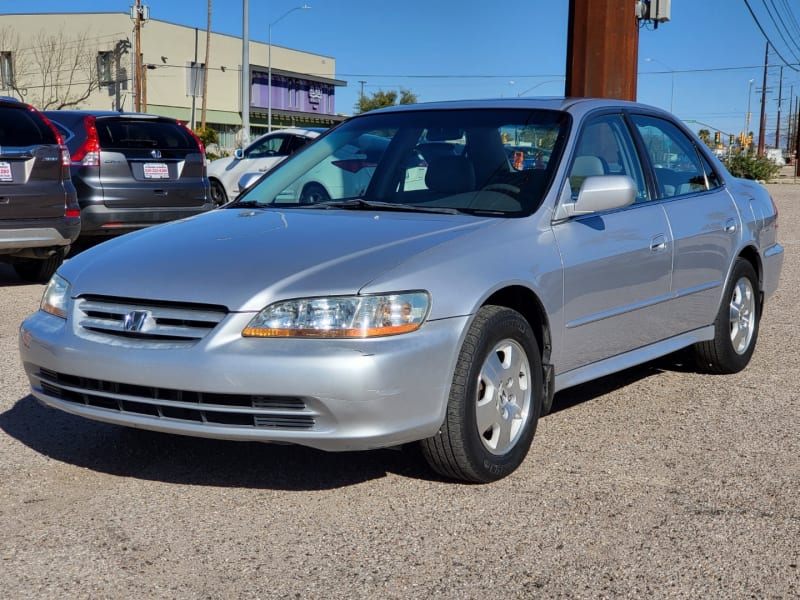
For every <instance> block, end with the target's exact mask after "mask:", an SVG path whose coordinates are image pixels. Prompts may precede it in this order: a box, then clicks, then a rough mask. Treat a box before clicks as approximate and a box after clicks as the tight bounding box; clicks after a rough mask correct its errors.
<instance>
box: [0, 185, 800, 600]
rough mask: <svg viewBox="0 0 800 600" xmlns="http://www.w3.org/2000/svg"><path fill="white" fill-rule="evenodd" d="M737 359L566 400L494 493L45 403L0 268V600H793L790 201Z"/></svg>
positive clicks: (674, 360)
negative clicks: (29, 376)
mask: <svg viewBox="0 0 800 600" xmlns="http://www.w3.org/2000/svg"><path fill="white" fill-rule="evenodd" d="M768 187H769V188H770V190H771V191H772V193H773V195H774V197H775V200H776V202H777V204H778V206H779V209H780V214H781V217H780V239H781V242H782V243H783V245H784V246H785V248H786V261H785V264H784V271H783V277H782V281H781V287H780V289H779V291H778V293H777V294H776V296H774V297H773V298H772V301H771V302H770V303H769V304H768V306H767V308H766V311H765V314H764V319H763V321H762V328H761V334H760V335H761V337H760V339H759V342H758V347H757V350H756V353H755V355H754V357H753V361H752V362H751V364H750V366H749V367H748V368H747V369H746V370H745V371H744V372H742V373H739V374H737V375H733V376H709V375H700V374H697V373H694V372H692V371H691V370H686V369H684V368H683V366H682V364H681V361H680V358H679V357H669V358H667V359H664V360H660V361H657V362H656V363H650V364H648V365H645V366H642V367H639V368H635V369H631V370H629V371H625V372H624V373H621V374H619V375H616V376H613V377H608V378H605V379H603V380H601V381H598V382H594V383H591V384H587V385H584V386H581V387H578V388H574V389H571V390H567V391H565V392H563V393H561V394H559V395H558V396H557V397H556V401H555V406H554V412H553V413H552V414H550V415H549V416H547V417H545V418H544V419H542V420H541V421H540V423H539V428H538V431H537V434H536V439H535V440H534V444H533V447H532V449H531V453H530V455H529V457H528V459H527V460H526V461H525V463H524V464H523V465H522V467H521V468H520V469H519V470H518V471H517V472H516V473H515V474H513V475H512V476H511V477H508V478H507V479H504V480H502V481H499V482H497V483H493V484H490V485H484V486H476V485H463V484H458V483H449V482H444V481H441V480H439V479H437V478H436V477H435V476H433V475H432V474H431V473H430V472H429V471H428V470H427V469H426V468H425V467H424V466H423V464H422V463H421V461H420V458H419V456H417V455H416V454H415V452H413V451H411V450H403V451H396V450H386V451H374V452H364V453H348V454H325V453H321V452H317V451H313V450H308V449H304V448H299V447H291V446H270V445H258V444H245V443H234V442H216V441H208V440H201V439H192V438H180V437H173V436H167V435H160V434H155V433H149V432H141V431H135V430H129V429H126V428H122V427H115V426H111V425H105V424H101V423H94V422H91V421H85V420H81V419H79V418H77V417H72V416H70V415H67V414H62V413H60V412H57V411H54V410H49V409H46V408H43V407H41V406H40V405H39V404H38V403H37V402H36V401H35V400H34V399H33V398H32V397H31V396H30V395H29V394H28V384H27V381H26V379H25V377H24V375H23V371H22V368H21V366H20V364H19V357H18V353H17V327H18V325H19V323H20V321H21V320H22V319H23V318H24V317H25V316H26V315H27V314H29V313H31V312H33V311H34V310H35V309H36V307H37V304H38V301H39V298H40V295H41V293H42V289H43V286H41V285H23V284H21V283H20V282H19V281H18V280H17V278H16V276H15V275H14V273H13V271H12V270H11V269H10V268H8V267H6V266H3V265H0V385H1V386H2V392H0V532H2V533H1V534H0V535H1V536H2V537H0V590H2V591H1V592H0V596H2V597H3V598H13V599H16V598H37V599H40V598H59V599H61V598H123V597H125V598H127V597H138V598H356V597H361V598H382V599H383V598H424V597H437V598H483V599H493V598H531V597H547V598H604V597H615V598H616V597H628V598H640V597H644V596H650V597H679V598H797V597H798V596H800V571H798V559H799V558H800V557H799V556H798V554H799V553H800V493H799V492H800V490H799V489H798V488H799V487H800V460H799V459H798V453H799V452H800V442H799V440H800V437H798V433H799V430H800V411H798V404H799V403H800V382H798V379H799V378H800V365H799V364H798V363H799V362H800V328H799V327H798V323H799V322H800V318H798V317H800V309H798V305H797V300H796V294H795V291H796V290H797V289H798V288H799V287H800V257H799V256H798V250H800V185H793V184H787V185H770V186H768Z"/></svg>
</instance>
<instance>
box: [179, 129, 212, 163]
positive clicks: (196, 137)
mask: <svg viewBox="0 0 800 600" xmlns="http://www.w3.org/2000/svg"><path fill="white" fill-rule="evenodd" d="M178 125H181V126H182V127H183V128H184V129H185V130H186V131H188V132H189V135H191V136H192V137H193V138H194V141H195V142H197V147H198V148H199V149H200V154H201V155H202V156H203V166H204V167H207V166H208V161H206V148H205V146H203V140H201V139H200V138H199V137H198V136H197V134H196V133H195V132H194V131H192V130H191V129H190V128H189V127H188V126H187V125H186V123H184V122H183V121H178Z"/></svg>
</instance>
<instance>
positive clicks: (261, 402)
mask: <svg viewBox="0 0 800 600" xmlns="http://www.w3.org/2000/svg"><path fill="white" fill-rule="evenodd" d="M36 376H37V377H38V378H39V380H40V384H41V389H42V392H43V393H44V394H46V395H48V396H51V397H53V398H57V399H59V400H62V401H64V402H70V403H73V404H76V405H81V406H88V407H92V408H99V409H105V410H110V411H114V412H117V413H119V414H121V415H124V414H130V415H139V416H148V417H154V418H158V419H159V420H160V419H164V420H177V421H183V422H187V423H202V424H203V425H206V426H212V427H213V426H220V427H232V426H233V427H236V426H239V427H245V428H253V429H264V428H270V429H291V430H308V429H313V428H314V426H315V424H316V417H317V416H318V415H317V414H316V413H315V412H314V411H312V410H310V409H309V408H308V406H307V404H306V402H305V400H304V399H303V398H302V397H298V396H268V395H251V394H214V393H206V392H196V391H192V390H172V389H166V388H158V387H151V386H143V385H132V384H126V383H118V382H111V381H103V380H99V379H91V378H87V377H76V376H74V375H66V374H63V373H56V372H54V371H49V370H47V369H40V370H39V371H38V372H37V373H36Z"/></svg>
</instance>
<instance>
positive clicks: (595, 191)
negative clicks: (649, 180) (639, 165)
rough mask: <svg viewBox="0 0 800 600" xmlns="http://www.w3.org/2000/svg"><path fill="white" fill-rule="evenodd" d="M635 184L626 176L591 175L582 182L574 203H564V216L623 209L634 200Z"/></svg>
mask: <svg viewBox="0 0 800 600" xmlns="http://www.w3.org/2000/svg"><path fill="white" fill-rule="evenodd" d="M636 191H637V190H636V183H635V182H634V181H633V179H631V178H630V177H628V176H627V175H592V176H590V177H587V178H586V179H584V180H583V184H582V185H581V189H580V191H579V192H578V198H577V199H576V200H575V202H566V203H564V204H563V205H562V206H563V208H564V216H566V217H575V216H579V215H591V214H593V213H597V212H603V211H606V210H613V209H615V208H624V207H626V206H630V205H631V204H633V201H634V200H635V199H636Z"/></svg>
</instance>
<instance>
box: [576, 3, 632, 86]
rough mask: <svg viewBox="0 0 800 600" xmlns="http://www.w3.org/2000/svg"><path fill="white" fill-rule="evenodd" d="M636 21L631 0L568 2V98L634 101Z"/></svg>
mask: <svg viewBox="0 0 800 600" xmlns="http://www.w3.org/2000/svg"><path fill="white" fill-rule="evenodd" d="M638 51H639V22H638V17H637V14H636V11H635V9H634V3H633V2H631V1H630V0H570V3H569V26H568V35H567V73H566V74H567V80H566V87H565V94H566V95H567V96H579V97H590V96H596V97H600V98H616V99H619V100H636V83H637V81H636V77H637V76H636V68H637V64H638Z"/></svg>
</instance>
